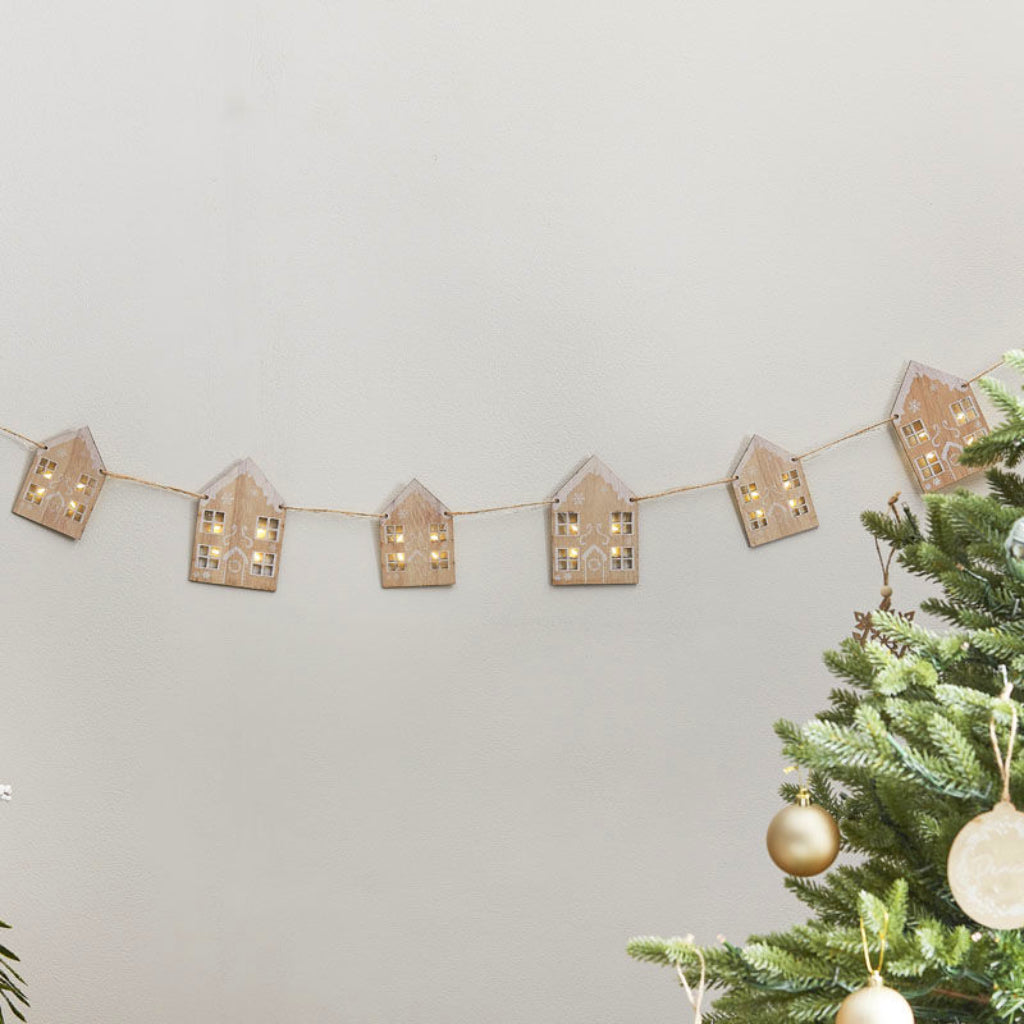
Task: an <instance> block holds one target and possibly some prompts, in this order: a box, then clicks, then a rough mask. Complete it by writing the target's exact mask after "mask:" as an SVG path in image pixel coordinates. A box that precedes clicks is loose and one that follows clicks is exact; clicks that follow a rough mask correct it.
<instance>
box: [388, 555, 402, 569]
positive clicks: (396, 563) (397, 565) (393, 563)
mask: <svg viewBox="0 0 1024 1024" xmlns="http://www.w3.org/2000/svg"><path fill="white" fill-rule="evenodd" d="M388 572H405V552H404V551H399V552H398V553H397V554H389V555H388Z"/></svg>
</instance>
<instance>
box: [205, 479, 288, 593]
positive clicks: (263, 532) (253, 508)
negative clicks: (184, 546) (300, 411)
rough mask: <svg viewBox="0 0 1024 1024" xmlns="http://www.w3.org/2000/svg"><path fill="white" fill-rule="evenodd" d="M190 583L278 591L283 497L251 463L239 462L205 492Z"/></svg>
mask: <svg viewBox="0 0 1024 1024" xmlns="http://www.w3.org/2000/svg"><path fill="white" fill-rule="evenodd" d="M203 492H204V494H205V495H206V497H204V498H201V499H200V500H199V508H198V510H197V514H196V532H195V542H194V543H193V545H192V566H191V569H190V572H189V579H190V580H192V582H193V583H218V584H220V585H222V586H226V587H242V588H243V589H245V590H270V591H273V590H277V579H278V576H279V575H280V572H281V548H282V545H283V544H284V522H285V508H284V499H283V498H282V497H281V495H280V494H278V492H277V491H276V490H275V489H274V487H273V486H272V485H271V483H270V481H268V480H267V478H266V476H264V475H263V472H262V470H261V469H260V468H259V466H257V465H256V463H255V462H253V461H252V459H239V461H238V462H235V463H233V464H232V465H231V466H229V467H228V468H227V469H226V470H225V471H224V472H223V473H221V475H220V476H218V477H217V478H216V479H215V480H212V481H211V482H210V483H209V484H207V485H206V487H204V488H203Z"/></svg>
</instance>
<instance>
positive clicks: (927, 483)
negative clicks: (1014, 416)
mask: <svg viewBox="0 0 1024 1024" xmlns="http://www.w3.org/2000/svg"><path fill="white" fill-rule="evenodd" d="M891 415H892V427H893V430H894V431H895V433H896V441H897V443H898V444H899V446H900V450H901V451H902V452H903V457H904V458H905V459H906V462H907V466H908V467H909V469H910V472H911V473H912V474H913V476H914V479H915V480H916V481H917V484H918V486H919V487H920V488H921V490H922V491H935V490H940V489H942V488H943V487H949V486H951V485H952V484H955V483H959V481H961V480H963V479H964V478H965V477H968V476H971V475H973V474H974V473H979V472H981V468H980V467H974V466H963V465H961V464H960V455H961V453H962V452H963V450H964V449H965V448H967V447H968V446H970V445H972V444H973V443H974V442H975V441H976V440H977V439H978V438H979V437H984V436H985V435H986V434H987V433H988V423H987V422H986V421H985V416H984V414H983V413H982V411H981V406H980V405H979V403H978V399H977V397H976V396H975V394H974V389H973V388H972V387H971V385H970V383H968V382H967V381H965V380H963V379H962V378H960V377H956V376H954V375H953V374H949V373H944V372H943V371H942V370H934V369H932V368H931V367H929V366H924V365H922V364H921V363H913V362H912V363H910V365H909V366H908V367H907V372H906V374H904V377H903V383H902V384H901V385H900V389H899V392H898V393H897V395H896V401H895V402H894V403H893V407H892V414H891Z"/></svg>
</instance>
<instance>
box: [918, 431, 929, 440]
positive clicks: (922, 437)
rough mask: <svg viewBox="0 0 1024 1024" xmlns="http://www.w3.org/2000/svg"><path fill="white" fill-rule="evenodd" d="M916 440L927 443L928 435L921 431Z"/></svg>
mask: <svg viewBox="0 0 1024 1024" xmlns="http://www.w3.org/2000/svg"><path fill="white" fill-rule="evenodd" d="M917 439H918V441H927V440H928V434H927V433H926V432H925V431H923V430H922V431H921V432H920V433H919V434H918V435H917Z"/></svg>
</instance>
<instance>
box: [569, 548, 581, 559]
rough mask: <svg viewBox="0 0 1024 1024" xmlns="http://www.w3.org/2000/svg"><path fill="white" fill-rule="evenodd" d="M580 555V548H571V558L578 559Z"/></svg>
mask: <svg viewBox="0 0 1024 1024" xmlns="http://www.w3.org/2000/svg"><path fill="white" fill-rule="evenodd" d="M579 553H580V552H579V549H578V548H569V557H570V558H576V557H577V556H578V555H579Z"/></svg>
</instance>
